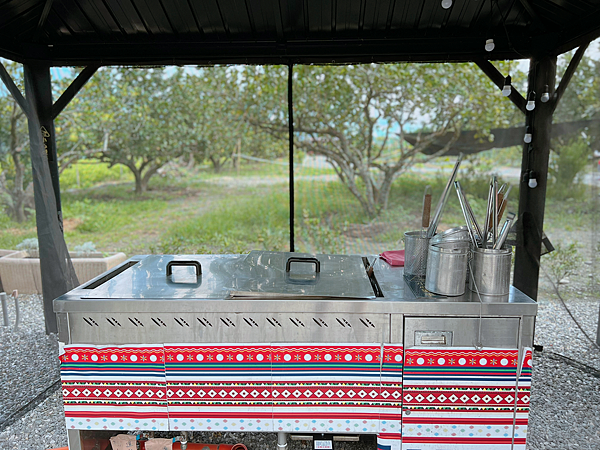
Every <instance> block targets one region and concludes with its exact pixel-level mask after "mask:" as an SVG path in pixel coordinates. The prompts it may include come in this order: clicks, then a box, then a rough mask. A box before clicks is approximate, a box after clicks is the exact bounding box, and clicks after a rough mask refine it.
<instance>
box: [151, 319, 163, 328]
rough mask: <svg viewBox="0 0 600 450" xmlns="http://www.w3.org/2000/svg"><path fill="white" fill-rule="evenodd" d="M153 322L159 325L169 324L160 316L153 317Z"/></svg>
mask: <svg viewBox="0 0 600 450" xmlns="http://www.w3.org/2000/svg"><path fill="white" fill-rule="evenodd" d="M151 319H152V322H154V323H155V324H156V326H158V327H166V326H167V324H166V323H164V322H163V321H162V319H161V318H160V317H151Z"/></svg>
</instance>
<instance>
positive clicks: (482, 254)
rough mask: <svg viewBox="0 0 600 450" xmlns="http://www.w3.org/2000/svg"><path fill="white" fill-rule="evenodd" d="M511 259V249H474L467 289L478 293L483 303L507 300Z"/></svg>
mask: <svg viewBox="0 0 600 450" xmlns="http://www.w3.org/2000/svg"><path fill="white" fill-rule="evenodd" d="M511 257H512V248H511V247H505V248H502V249H498V250H496V249H491V248H487V249H485V248H477V249H474V251H473V260H472V261H471V270H472V271H473V275H472V276H471V277H470V279H469V289H470V290H471V291H473V292H479V295H480V296H481V300H482V301H484V302H485V301H492V302H493V301H506V300H508V293H509V288H510V263H511Z"/></svg>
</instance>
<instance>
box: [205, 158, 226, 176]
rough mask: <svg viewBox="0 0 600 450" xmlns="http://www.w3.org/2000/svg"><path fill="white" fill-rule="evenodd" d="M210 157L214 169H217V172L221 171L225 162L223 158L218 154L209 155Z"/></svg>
mask: <svg viewBox="0 0 600 450" xmlns="http://www.w3.org/2000/svg"><path fill="white" fill-rule="evenodd" d="M208 159H209V160H210V162H211V163H212V165H213V170H214V171H215V173H221V169H222V168H223V165H224V164H223V163H224V162H225V161H223V160H221V158H219V157H218V156H216V157H215V156H213V155H211V156H209V157H208Z"/></svg>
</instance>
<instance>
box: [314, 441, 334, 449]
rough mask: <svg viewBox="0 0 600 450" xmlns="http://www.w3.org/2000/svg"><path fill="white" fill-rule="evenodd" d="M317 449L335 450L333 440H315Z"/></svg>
mask: <svg viewBox="0 0 600 450" xmlns="http://www.w3.org/2000/svg"><path fill="white" fill-rule="evenodd" d="M315 450H333V441H315Z"/></svg>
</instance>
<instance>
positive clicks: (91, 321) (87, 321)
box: [83, 317, 100, 327]
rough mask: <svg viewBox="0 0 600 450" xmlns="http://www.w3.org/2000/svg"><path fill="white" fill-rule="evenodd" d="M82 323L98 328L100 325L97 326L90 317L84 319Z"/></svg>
mask: <svg viewBox="0 0 600 450" xmlns="http://www.w3.org/2000/svg"><path fill="white" fill-rule="evenodd" d="M83 321H84V322H85V323H87V324H88V325H89V326H90V327H98V326H100V325H98V322H96V321H95V320H94V319H92V318H91V317H84V318H83Z"/></svg>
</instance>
